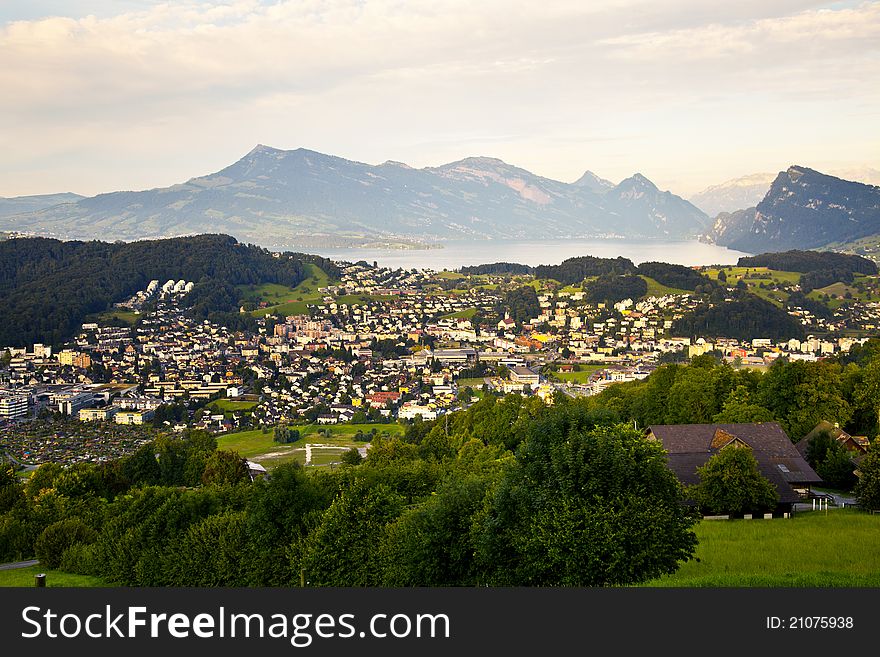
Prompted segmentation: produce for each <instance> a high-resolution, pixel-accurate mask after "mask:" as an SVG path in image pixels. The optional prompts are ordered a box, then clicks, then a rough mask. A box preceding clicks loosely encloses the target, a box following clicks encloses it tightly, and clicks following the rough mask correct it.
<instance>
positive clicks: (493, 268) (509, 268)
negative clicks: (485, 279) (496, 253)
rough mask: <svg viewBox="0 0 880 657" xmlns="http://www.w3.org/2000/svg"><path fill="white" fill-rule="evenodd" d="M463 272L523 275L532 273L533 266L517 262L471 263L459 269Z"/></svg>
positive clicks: (470, 273) (471, 273)
mask: <svg viewBox="0 0 880 657" xmlns="http://www.w3.org/2000/svg"><path fill="white" fill-rule="evenodd" d="M459 271H460V272H461V273H462V274H468V275H480V274H515V275H517V276H521V275H523V274H531V273H532V267H530V266H529V265H520V264H517V263H515V262H493V263H491V264H486V265H471V266H468V267H462V268H461V269H459Z"/></svg>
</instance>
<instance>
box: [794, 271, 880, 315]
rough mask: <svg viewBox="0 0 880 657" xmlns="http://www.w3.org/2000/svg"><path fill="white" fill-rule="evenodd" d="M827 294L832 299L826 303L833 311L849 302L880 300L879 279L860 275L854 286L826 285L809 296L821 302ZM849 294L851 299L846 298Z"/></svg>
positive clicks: (842, 284)
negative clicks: (858, 285) (860, 287)
mask: <svg viewBox="0 0 880 657" xmlns="http://www.w3.org/2000/svg"><path fill="white" fill-rule="evenodd" d="M856 283H858V284H861V286H862V287H863V289H862V290H860V289H859V288H858V287H856V286H855V284H856ZM826 294H827V295H828V296H829V297H830V299H829V300H828V301H827V302H825V303H826V305H827V306H828V307H829V308H831V309H832V310H835V309H837V308H839V307H840V306H841V305H843V304H844V303H847V302H849V301H854V300H858V301H878V300H880V290H878V286H877V277H876V276H863V275H860V274H856V277H855V280H854V281H853V284H847V283H841V282H838V283H832V284H831V285H826V286H825V287H821V288H818V289H815V290H812V291H811V292H810V293H809V294H808V295H807V296H808V297H810V298H811V299H817V300H820V299H821V297H823V296H824V295H826ZM847 294H849V295H850V298H849V299H847V298H846V295H847Z"/></svg>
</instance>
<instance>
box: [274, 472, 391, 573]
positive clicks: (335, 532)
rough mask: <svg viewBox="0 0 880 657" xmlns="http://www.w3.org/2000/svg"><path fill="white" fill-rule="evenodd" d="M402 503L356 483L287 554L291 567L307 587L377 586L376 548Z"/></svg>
mask: <svg viewBox="0 0 880 657" xmlns="http://www.w3.org/2000/svg"><path fill="white" fill-rule="evenodd" d="M402 509H403V498H401V497H400V496H399V495H398V494H397V493H395V492H394V491H393V490H391V488H389V487H388V486H386V485H385V484H381V483H380V484H372V483H370V482H368V481H366V480H362V479H359V480H356V481H355V482H354V483H353V484H352V485H351V486H350V487H348V488H347V489H346V490H343V491H342V492H341V493H340V494H339V495H338V496H337V497H336V499H335V500H334V501H333V504H331V505H330V508H329V509H327V511H325V512H324V514H323V515H322V517H321V520H320V522H319V523H318V525H317V526H316V527H315V528H314V529H313V530H312V532H311V533H310V534H309V535H308V537H306V539H305V540H304V541H302V542H299V543H296V544H294V546H293V550H292V556H293V560H292V564H291V565H292V567H293V569H294V571H295V572H300V571H302V572H303V574H304V577H305V581H306V583H307V585H309V586H379V585H381V582H382V573H381V563H380V559H379V549H378V548H379V545H380V544H381V543H382V540H383V535H384V533H385V526H386V524H388V523H389V522H391V521H393V520H394V519H395V518H397V516H398V515H400V512H401V510H402Z"/></svg>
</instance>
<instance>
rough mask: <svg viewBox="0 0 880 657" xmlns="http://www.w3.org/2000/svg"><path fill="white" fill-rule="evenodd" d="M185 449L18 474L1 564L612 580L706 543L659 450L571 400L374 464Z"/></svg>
mask: <svg viewBox="0 0 880 657" xmlns="http://www.w3.org/2000/svg"><path fill="white" fill-rule="evenodd" d="M177 442H178V443H179V446H177V447H176V448H175V452H174V453H175V454H180V455H181V457H180V458H176V457H175V458H169V457H168V456H166V454H165V451H167V447H162V446H160V447H162V449H161V450H160V451H159V452H158V453H159V457H158V458H156V457H155V456H154V455H152V454H150V453H149V452H150V451H151V449H152V447H153V446H152V445H151V446H148V447H146V448H145V449H144V450H143V451H142V453H139V454H138V455H136V456H134V457H130V459H128V460H125V461H123V462H117V463H115V464H106V465H101V466H93V465H87V464H79V465H76V466H72V467H70V468H64V469H59V468H57V467H54V466H41V467H40V468H38V470H37V471H36V472H35V473H34V475H33V477H32V479H31V480H30V481H29V482H28V483H27V484H24V485H22V484H19V483H17V482H16V481H15V478H14V477H12V476H10V475H9V473H8V472H7V473H5V474H4V477H3V478H2V480H0V514H2V515H0V558H2V559H5V560H13V559H17V558H20V557H27V556H31V555H33V554H36V555H37V557H38V558H39V559H40V560H41V563H42V564H44V565H45V566H46V567H47V568H53V567H60V568H61V569H62V570H65V571H68V572H77V573H84V574H92V575H97V576H99V577H100V578H102V579H103V580H105V581H107V582H108V583H111V584H117V585H125V586H167V585H174V586H298V585H300V584H301V583H304V584H305V585H306V586H380V585H381V586H486V585H489V586H531V585H535V586H540V585H548V586H602V585H619V584H629V583H635V582H641V581H644V580H646V579H650V578H654V577H657V576H659V575H661V574H664V573H670V572H673V571H674V570H675V569H676V568H677V567H678V565H679V563H680V561H682V560H686V559H688V558H689V557H690V556H691V555H692V554H693V552H694V548H695V545H696V539H695V536H694V534H693V532H692V531H691V527H692V525H693V524H694V522H695V518H694V516H693V515H692V514H691V513H690V511H688V509H687V507H686V506H685V505H684V504H683V499H684V498H683V491H682V488H681V486H680V485H679V483H678V482H677V481H676V479H675V477H674V475H673V474H672V473H671V471H670V470H669V469H668V468H667V467H666V465H665V458H664V455H663V452H662V449H661V448H660V446H659V445H658V444H656V443H649V442H647V441H645V440H643V439H642V437H641V433H640V432H638V431H636V430H634V429H633V428H632V427H631V426H625V425H621V424H617V423H616V422H615V421H614V418H613V417H612V416H611V415H609V414H608V413H601V412H598V413H597V412H593V411H591V410H589V409H587V408H586V406H585V405H584V404H582V403H575V402H574V401H571V402H569V401H565V400H564V399H560V401H559V403H558V404H557V405H556V406H554V407H547V406H546V405H545V404H544V403H543V402H542V401H541V400H539V399H536V398H523V397H521V396H519V395H510V396H508V397H506V398H503V399H496V398H494V397H488V398H486V399H485V400H482V401H480V402H477V403H476V404H474V405H473V406H472V407H471V408H470V409H468V410H467V411H462V412H459V413H455V414H453V415H451V416H449V417H448V419H447V418H444V421H435V422H425V423H422V422H417V423H415V424H413V425H411V426H409V427H408V428H407V431H406V434H405V435H404V436H403V437H395V438H391V439H383V438H381V437H375V438H374V439H373V444H372V447H371V448H370V450H369V451H368V456H367V458H366V459H365V460H364V461H363V462H362V463H360V464H359V465H355V463H357V459H354V458H352V459H346V460H347V461H350V462H351V465H342V466H339V467H337V468H336V469H335V470H329V469H327V468H310V469H308V470H307V469H304V468H302V467H300V466H298V465H296V464H285V465H281V466H278V467H277V468H275V469H274V470H272V473H271V477H270V478H268V479H267V480H265V479H258V480H256V481H254V482H251V481H249V478H247V477H245V476H242V474H241V468H240V467H238V466H237V465H236V463H239V462H240V459H237V457H236V456H235V455H231V456H230V453H228V452H218V451H216V450H214V451H211V450H210V449H209V448H210V445H209V444H206V442H205V439H204V437H203V436H198V435H191V436H188V437H186V438H184V439H182V440H178V441H177ZM163 450H165V451H163ZM218 454H220V455H222V456H217V455H218ZM199 471H201V481H200V482H199V485H194V484H195V483H196V479H195V478H196V476H197V475H198V473H199ZM157 481H158V482H159V483H158V484H157V483H153V482H157ZM612 554H613V555H615V558H614V559H609V558H608V555H612Z"/></svg>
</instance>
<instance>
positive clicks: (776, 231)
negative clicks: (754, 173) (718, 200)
mask: <svg viewBox="0 0 880 657" xmlns="http://www.w3.org/2000/svg"><path fill="white" fill-rule="evenodd" d="M877 235H880V187H876V186H874V185H865V184H862V183H858V182H851V181H848V180H843V179H841V178H836V177H834V176H829V175H827V174H824V173H820V172H818V171H814V170H813V169H809V168H807V167H803V166H792V167H789V168H788V169H787V170H786V171H782V172H780V173H779V174H778V175H777V176H776V178H775V179H774V180H773V183H772V184H771V185H770V188H769V189H768V191H767V193H766V194H765V195H764V197H763V199H762V200H761V201H760V202H759V203H758V204H757V205H756V206H755V207H752V208H747V209H744V210H738V211H736V212H731V213H721V214H719V215H718V216H717V217H716V218H715V222H714V223H713V225H712V228H711V229H710V230H709V231H708V232H707V234H706V235H705V239H706V240H707V241H710V242H714V243H716V244H719V245H721V246H727V247H729V248H732V249H737V250H740V251H747V252H750V253H758V252H760V251H784V250H786V249H818V248H822V247H827V246H829V245H832V244H837V245H839V244H845V243H848V242H854V241H856V240H859V239H863V238H866V237H871V236H877Z"/></svg>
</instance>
